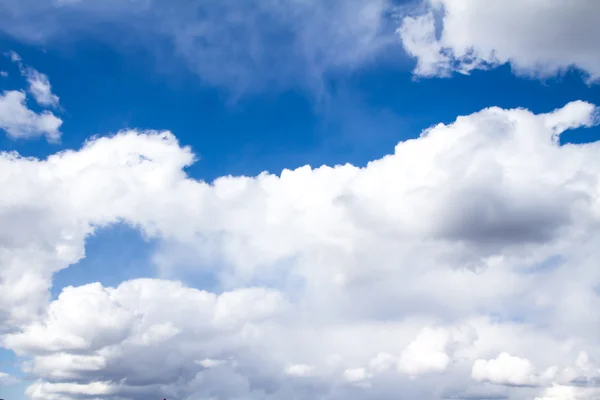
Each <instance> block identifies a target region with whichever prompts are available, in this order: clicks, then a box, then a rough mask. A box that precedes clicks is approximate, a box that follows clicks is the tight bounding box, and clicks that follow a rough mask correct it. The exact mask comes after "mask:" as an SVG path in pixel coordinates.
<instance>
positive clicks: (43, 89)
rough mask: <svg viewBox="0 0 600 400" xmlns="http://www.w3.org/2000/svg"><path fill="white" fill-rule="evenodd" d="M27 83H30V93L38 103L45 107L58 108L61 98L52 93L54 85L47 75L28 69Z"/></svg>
mask: <svg viewBox="0 0 600 400" xmlns="http://www.w3.org/2000/svg"><path fill="white" fill-rule="evenodd" d="M26 77H27V82H28V83H29V92H30V93H31V95H32V96H33V98H34V99H35V101H37V102H38V104H39V105H41V106H45V107H58V104H59V98H58V96H57V95H55V94H54V93H52V85H50V81H49V80H48V77H47V76H46V75H45V74H42V73H41V72H39V71H37V70H35V69H33V68H27V69H26Z"/></svg>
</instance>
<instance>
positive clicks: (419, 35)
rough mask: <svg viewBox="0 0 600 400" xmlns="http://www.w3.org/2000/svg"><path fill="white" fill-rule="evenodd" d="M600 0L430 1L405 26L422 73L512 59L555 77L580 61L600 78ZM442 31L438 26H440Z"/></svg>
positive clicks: (517, 66)
mask: <svg viewBox="0 0 600 400" xmlns="http://www.w3.org/2000/svg"><path fill="white" fill-rule="evenodd" d="M598 19H600V6H599V5H598V2H596V1H576V2H573V1H570V0H554V1H539V0H503V1H495V0H462V1H453V0H423V1H421V6H420V8H419V9H418V11H417V12H416V13H415V14H414V15H405V16H404V17H403V20H402V23H401V26H400V28H399V29H398V33H399V35H400V38H401V40H402V43H403V45H404V48H405V50H406V52H407V53H408V54H409V55H411V56H412V57H414V58H415V59H416V60H417V66H416V67H415V70H414V73H415V75H417V76H420V77H432V76H449V75H450V74H451V73H453V72H459V73H469V72H471V71H473V70H475V69H488V68H493V67H495V66H498V65H501V64H506V63H508V64H510V65H511V67H512V69H513V70H514V71H515V72H516V73H518V74H520V75H528V76H534V77H540V78H545V77H550V76H554V75H556V74H560V73H561V72H564V71H566V70H567V69H569V68H572V67H575V68H578V69H580V70H582V71H583V72H584V73H585V74H587V81H588V82H589V83H594V82H597V81H598V80H599V79H600V44H599V43H598V40H596V38H597V37H598V36H600V26H599V25H598V24H597V21H598ZM438 31H439V33H438Z"/></svg>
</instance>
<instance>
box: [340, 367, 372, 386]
mask: <svg viewBox="0 0 600 400" xmlns="http://www.w3.org/2000/svg"><path fill="white" fill-rule="evenodd" d="M370 378H371V375H370V374H369V373H368V372H367V370H366V369H364V368H348V369H346V370H345V371H344V379H345V380H346V381H347V382H349V383H352V384H355V385H359V386H364V387H369V386H370V383H369V382H368V381H369V379H370Z"/></svg>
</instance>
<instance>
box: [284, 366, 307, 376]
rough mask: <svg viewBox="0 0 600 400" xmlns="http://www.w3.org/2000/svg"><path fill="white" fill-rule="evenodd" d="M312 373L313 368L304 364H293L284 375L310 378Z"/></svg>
mask: <svg viewBox="0 0 600 400" xmlns="http://www.w3.org/2000/svg"><path fill="white" fill-rule="evenodd" d="M313 371H314V368H313V367H311V366H310V365H306V364H294V365H290V366H288V367H287V368H286V369H285V373H286V374H288V375H291V376H297V377H302V376H310V375H312V373H313Z"/></svg>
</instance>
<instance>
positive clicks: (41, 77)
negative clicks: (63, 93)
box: [7, 51, 59, 108]
mask: <svg viewBox="0 0 600 400" xmlns="http://www.w3.org/2000/svg"><path fill="white" fill-rule="evenodd" d="M7 56H8V57H9V58H10V59H11V61H12V62H13V63H15V64H17V66H18V67H19V71H20V72H21V75H22V76H24V77H25V78H26V79H27V83H28V84H29V88H28V91H29V93H31V95H32V96H33V98H34V99H35V101H36V102H37V103H38V104H39V105H41V106H43V107H55V108H56V107H58V105H59V98H58V96H57V95H55V94H54V93H52V85H51V84H50V80H49V79H48V77H47V76H46V75H45V74H42V73H41V72H39V71H38V70H36V69H34V68H31V67H28V66H25V65H23V59H22V58H21V56H20V55H18V54H17V53H15V52H14V51H11V52H9V53H7Z"/></svg>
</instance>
